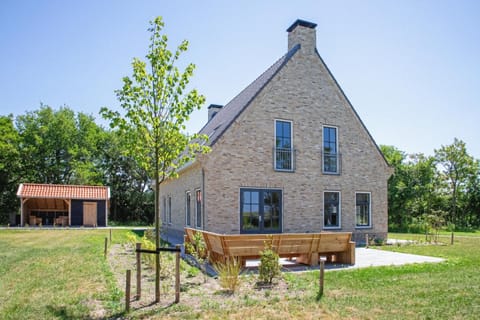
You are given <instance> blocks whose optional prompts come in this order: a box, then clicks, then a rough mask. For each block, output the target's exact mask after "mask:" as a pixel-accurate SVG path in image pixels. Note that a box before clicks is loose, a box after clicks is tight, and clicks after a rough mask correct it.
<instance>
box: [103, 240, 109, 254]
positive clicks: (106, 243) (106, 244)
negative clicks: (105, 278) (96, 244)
mask: <svg viewBox="0 0 480 320" xmlns="http://www.w3.org/2000/svg"><path fill="white" fill-rule="evenodd" d="M107 246H108V238H107V237H105V251H104V253H103V256H104V258H107Z"/></svg>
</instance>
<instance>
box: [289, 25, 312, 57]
mask: <svg viewBox="0 0 480 320" xmlns="http://www.w3.org/2000/svg"><path fill="white" fill-rule="evenodd" d="M316 27H317V24H316V23H313V22H308V21H305V20H300V19H298V20H297V21H295V22H294V23H293V24H292V25H291V26H290V27H289V28H288V29H287V32H288V50H289V51H290V49H292V48H293V47H295V46H296V45H297V44H300V48H301V50H302V51H303V52H304V53H313V52H315V48H316V46H317V35H316V32H315V28H316Z"/></svg>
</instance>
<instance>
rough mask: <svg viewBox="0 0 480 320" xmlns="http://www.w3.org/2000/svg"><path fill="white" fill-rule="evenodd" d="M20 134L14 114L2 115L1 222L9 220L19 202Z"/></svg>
mask: <svg viewBox="0 0 480 320" xmlns="http://www.w3.org/2000/svg"><path fill="white" fill-rule="evenodd" d="M18 143H19V136H18V132H17V130H16V129H15V127H14V123H13V117H12V116H0V224H4V223H8V222H9V214H10V213H12V212H15V209H16V207H17V204H18V200H17V197H16V196H15V195H16V189H17V187H18V181H19V179H20V166H19V162H20V153H19V150H18Z"/></svg>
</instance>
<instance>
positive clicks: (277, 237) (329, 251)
mask: <svg viewBox="0 0 480 320" xmlns="http://www.w3.org/2000/svg"><path fill="white" fill-rule="evenodd" d="M195 232H200V233H201V234H202V236H203V240H204V242H205V246H206V248H207V252H208V255H209V258H210V262H212V263H215V262H217V261H225V259H226V258H228V257H236V258H238V259H240V260H241V262H242V264H243V265H244V264H245V261H246V260H249V259H258V258H260V255H261V251H263V250H264V248H265V242H266V241H272V248H273V250H274V251H275V252H277V253H278V255H279V256H280V257H282V258H296V260H297V262H299V263H302V264H309V265H312V266H315V265H318V261H319V258H320V256H321V255H327V256H328V257H329V260H330V261H335V262H338V263H345V264H355V242H353V241H351V237H352V234H351V233H350V232H322V233H280V234H270V235H267V234H235V235H227V234H218V233H213V232H208V231H203V230H196V229H192V228H185V242H191V243H192V239H193V236H194V234H195Z"/></svg>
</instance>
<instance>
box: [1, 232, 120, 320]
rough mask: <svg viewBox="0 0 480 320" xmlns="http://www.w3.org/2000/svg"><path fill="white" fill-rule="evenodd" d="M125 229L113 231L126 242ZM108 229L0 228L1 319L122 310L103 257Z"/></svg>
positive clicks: (63, 316)
mask: <svg viewBox="0 0 480 320" xmlns="http://www.w3.org/2000/svg"><path fill="white" fill-rule="evenodd" d="M124 233H125V232H124V231H123V230H122V232H118V231H113V235H114V236H113V238H114V239H115V238H118V239H119V240H121V241H123V238H124V235H123V234H124ZM108 236H109V231H108V230H93V231H92V230H88V231H87V230H21V231H18V230H16V231H13V230H3V231H0V318H2V319H70V318H88V317H95V316H96V317H98V316H101V315H102V314H105V313H106V314H114V313H115V312H118V311H119V310H120V298H121V296H122V295H123V293H121V292H120V291H119V290H118V288H117V286H116V283H115V280H114V278H113V275H112V273H111V272H110V269H109V267H108V264H107V263H106V261H105V259H104V257H103V249H104V239H105V237H108Z"/></svg>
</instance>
